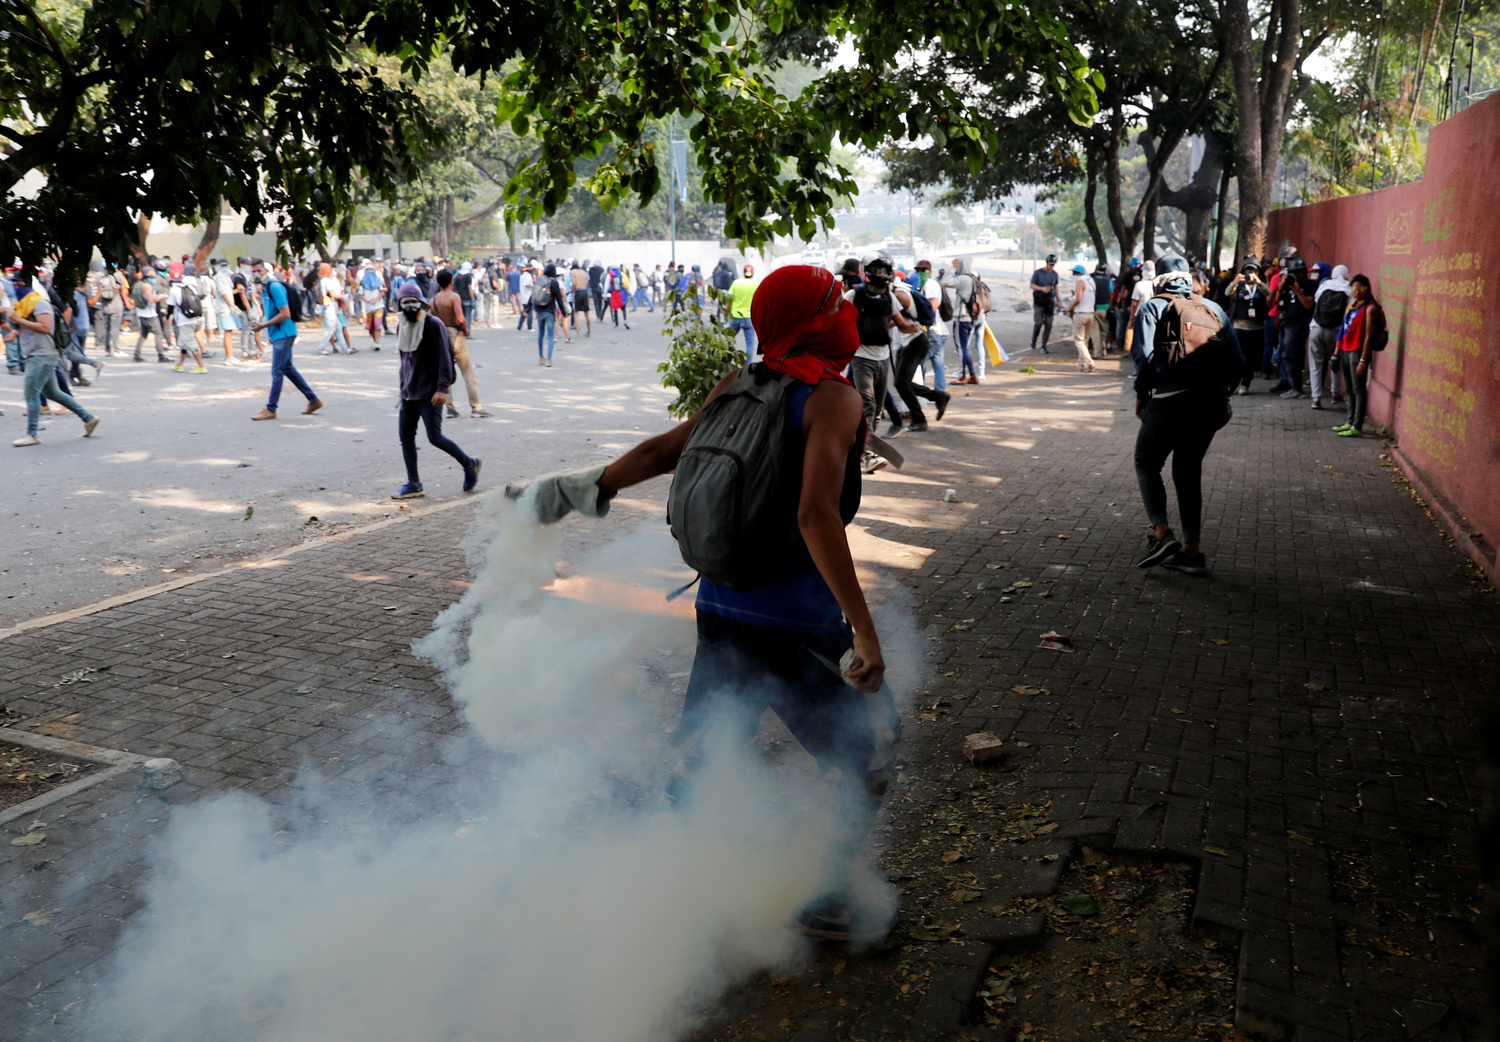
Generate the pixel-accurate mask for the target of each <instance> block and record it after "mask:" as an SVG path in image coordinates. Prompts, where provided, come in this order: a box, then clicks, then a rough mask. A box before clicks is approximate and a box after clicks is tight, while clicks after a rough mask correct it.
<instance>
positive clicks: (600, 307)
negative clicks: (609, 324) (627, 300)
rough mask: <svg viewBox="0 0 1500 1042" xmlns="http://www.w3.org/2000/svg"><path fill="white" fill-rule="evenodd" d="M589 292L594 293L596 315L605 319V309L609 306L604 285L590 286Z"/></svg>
mask: <svg viewBox="0 0 1500 1042" xmlns="http://www.w3.org/2000/svg"><path fill="white" fill-rule="evenodd" d="M589 292H590V293H592V294H593V295H594V317H596V318H598V319H599V321H601V322H602V321H604V309H605V307H607V306H608V298H607V297H606V296H605V294H604V287H603V286H590V287H589Z"/></svg>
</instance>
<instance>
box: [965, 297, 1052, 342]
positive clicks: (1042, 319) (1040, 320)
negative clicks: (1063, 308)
mask: <svg viewBox="0 0 1500 1042" xmlns="http://www.w3.org/2000/svg"><path fill="white" fill-rule="evenodd" d="M1055 317H1056V316H1055V315H1054V313H1053V311H1052V309H1051V308H1044V307H1042V306H1041V305H1039V304H1033V305H1031V348H1032V350H1033V351H1034V350H1036V346H1037V339H1036V338H1037V334H1038V333H1040V334H1041V335H1042V341H1041V344H1042V350H1043V351H1044V352H1045V351H1046V350H1047V341H1049V340H1051V339H1052V320H1053V318H1055ZM983 349H984V348H983V345H980V350H983Z"/></svg>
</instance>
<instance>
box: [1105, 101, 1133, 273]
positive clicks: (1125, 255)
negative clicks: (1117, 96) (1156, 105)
mask: <svg viewBox="0 0 1500 1042" xmlns="http://www.w3.org/2000/svg"><path fill="white" fill-rule="evenodd" d="M1124 133H1125V114H1124V113H1123V112H1121V111H1120V109H1119V107H1118V106H1116V108H1115V111H1114V115H1113V116H1112V118H1111V119H1110V123H1109V132H1108V134H1109V136H1108V137H1107V139H1106V140H1105V144H1104V204H1105V209H1106V210H1107V211H1108V213H1109V225H1110V227H1111V228H1113V229H1114V230H1115V241H1116V242H1118V243H1119V244H1120V271H1122V272H1123V271H1124V270H1125V269H1126V268H1128V267H1130V256H1131V254H1133V253H1135V233H1136V230H1137V228H1139V225H1132V224H1126V223H1125V214H1124V211H1123V209H1122V207H1121V205H1120V139H1121V138H1122V137H1123V136H1124Z"/></svg>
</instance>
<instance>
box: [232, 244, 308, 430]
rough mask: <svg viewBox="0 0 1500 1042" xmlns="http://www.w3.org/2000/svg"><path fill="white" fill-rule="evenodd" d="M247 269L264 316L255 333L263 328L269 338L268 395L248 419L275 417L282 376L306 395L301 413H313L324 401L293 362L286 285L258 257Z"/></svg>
mask: <svg viewBox="0 0 1500 1042" xmlns="http://www.w3.org/2000/svg"><path fill="white" fill-rule="evenodd" d="M250 270H251V273H252V277H253V278H254V281H255V285H257V286H259V287H260V291H261V292H260V296H261V304H260V307H261V312H262V314H264V315H265V316H266V317H265V319H264V320H263V321H260V322H257V323H255V325H254V332H255V333H256V334H259V333H260V331H261V330H262V329H264V330H267V331H268V332H267V334H266V335H267V336H269V337H270V338H271V397H270V398H268V399H267V400H266V407H265V408H264V409H262V410H261V411H260V412H258V413H256V414H255V415H254V416H252V417H250V418H251V419H252V420H274V419H276V410H277V408H278V406H279V405H280V403H281V381H282V380H283V379H286V380H290V381H292V386H293V387H295V388H297V390H299V391H301V392H302V393H303V394H304V395H305V396H306V397H307V408H306V409H303V410H302V414H303V415H304V416H306V415H308V414H310V413H315V412H317V411H318V410H319V409H321V408H323V400H322V399H321V398H319V397H318V396H317V395H316V394H314V393H313V389H312V388H311V387H309V386H307V381H306V380H304V379H302V374H301V373H299V372H297V367H296V366H294V365H293V364H292V348H293V347H295V346H296V344H297V323H295V322H293V321H292V309H291V305H290V304H289V303H288V302H287V288H286V286H285V285H284V284H283V283H282V281H281V280H280V279H278V278H277V277H276V276H275V275H273V274H270V273H269V272H267V270H266V264H265V261H263V260H261V259H260V258H259V257H256V258H254V259H253V260H252V261H251V262H250Z"/></svg>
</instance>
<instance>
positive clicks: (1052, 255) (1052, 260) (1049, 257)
mask: <svg viewBox="0 0 1500 1042" xmlns="http://www.w3.org/2000/svg"><path fill="white" fill-rule="evenodd" d="M1047 263H1048V264H1056V263H1057V254H1055V253H1049V254H1047Z"/></svg>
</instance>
